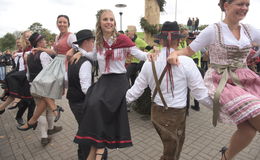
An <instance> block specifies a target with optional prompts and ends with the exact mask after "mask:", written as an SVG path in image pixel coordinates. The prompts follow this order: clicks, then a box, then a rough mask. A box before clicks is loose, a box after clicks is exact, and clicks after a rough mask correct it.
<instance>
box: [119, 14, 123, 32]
mask: <svg viewBox="0 0 260 160" xmlns="http://www.w3.org/2000/svg"><path fill="white" fill-rule="evenodd" d="M119 14H120V30H121V31H122V15H123V12H119Z"/></svg>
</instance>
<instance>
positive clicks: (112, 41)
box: [74, 10, 150, 160]
mask: <svg viewBox="0 0 260 160" xmlns="http://www.w3.org/2000/svg"><path fill="white" fill-rule="evenodd" d="M130 53H131V54H132V55H134V56H136V57H137V58H139V59H141V60H145V59H147V56H150V54H148V53H146V52H142V51H141V50H139V49H138V48H137V47H136V46H135V44H134V43H133V42H132V41H131V39H130V38H128V37H127V36H126V35H124V34H121V35H118V34H117V31H116V22H115V17H114V14H113V12H112V11H111V10H100V11H99V12H98V13H97V23H96V48H95V50H94V55H95V56H96V58H97V60H98V64H99V67H100V72H101V74H102V75H101V77H100V78H99V79H98V81H97V82H96V83H95V84H94V85H92V86H91V87H90V88H89V89H88V91H87V94H86V99H85V103H84V106H85V113H84V117H83V118H82V121H81V123H80V124H81V125H80V126H79V130H78V133H77V135H76V136H75V139H74V142H76V143H78V144H85V145H90V146H91V151H90V153H89V156H88V158H87V160H93V159H95V160H101V159H102V160H103V159H106V158H107V157H106V154H105V153H106V151H105V149H104V148H106V147H107V148H110V149H115V148H124V147H129V146H132V140H131V135H130V128H129V122H128V115H127V107H126V99H125V94H126V91H127V89H128V88H129V82H128V80H127V77H126V68H125V61H126V57H127V55H128V54H130ZM86 56H87V55H86Z"/></svg>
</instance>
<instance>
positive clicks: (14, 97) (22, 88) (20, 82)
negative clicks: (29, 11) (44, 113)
mask: <svg viewBox="0 0 260 160" xmlns="http://www.w3.org/2000/svg"><path fill="white" fill-rule="evenodd" d="M31 34H32V32H31V31H30V30H27V31H24V32H23V33H22V37H21V38H20V39H17V41H16V42H17V46H18V43H19V46H20V45H21V46H20V47H21V48H19V51H17V52H15V55H14V56H15V59H14V61H15V67H14V68H13V70H11V69H8V70H11V71H8V73H7V74H6V76H5V80H4V86H5V91H4V95H3V97H6V96H7V99H6V100H5V101H4V103H2V104H0V114H3V113H4V112H5V108H6V107H7V106H8V105H10V104H11V103H13V105H12V106H11V107H10V108H11V109H12V108H13V109H14V108H16V107H17V106H18V103H19V102H20V100H21V99H24V100H32V96H31V94H30V85H29V82H28V80H27V77H26V68H25V63H26V62H25V60H24V57H25V56H26V54H28V53H29V52H30V50H31V48H32V47H31V45H30V42H29V41H28V39H29V37H30V36H31ZM10 108H9V109H10ZM30 108H31V109H30V112H31V115H32V112H33V111H34V107H30ZM30 117H31V116H30Z"/></svg>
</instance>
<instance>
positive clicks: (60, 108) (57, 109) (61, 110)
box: [53, 106, 64, 122]
mask: <svg viewBox="0 0 260 160" xmlns="http://www.w3.org/2000/svg"><path fill="white" fill-rule="evenodd" d="M56 111H57V116H56V117H55V119H54V122H57V121H58V120H59V119H60V112H64V109H63V108H62V107H60V106H57V108H56V109H55V110H53V112H56Z"/></svg>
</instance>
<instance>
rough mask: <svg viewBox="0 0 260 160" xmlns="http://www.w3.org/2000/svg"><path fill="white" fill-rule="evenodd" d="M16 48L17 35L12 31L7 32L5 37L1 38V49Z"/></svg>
mask: <svg viewBox="0 0 260 160" xmlns="http://www.w3.org/2000/svg"><path fill="white" fill-rule="evenodd" d="M14 48H15V36H14V35H13V34H11V33H7V34H6V35H5V36H4V37H3V38H0V50H1V51H5V50H7V49H10V50H13V49H14Z"/></svg>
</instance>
